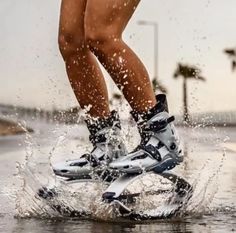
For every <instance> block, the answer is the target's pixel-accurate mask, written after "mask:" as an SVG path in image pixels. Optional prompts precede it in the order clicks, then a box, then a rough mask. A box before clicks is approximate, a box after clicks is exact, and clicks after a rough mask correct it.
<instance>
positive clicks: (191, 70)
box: [174, 63, 206, 122]
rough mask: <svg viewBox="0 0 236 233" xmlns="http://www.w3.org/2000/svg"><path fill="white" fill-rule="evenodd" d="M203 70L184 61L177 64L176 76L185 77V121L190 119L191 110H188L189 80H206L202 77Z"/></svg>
mask: <svg viewBox="0 0 236 233" xmlns="http://www.w3.org/2000/svg"><path fill="white" fill-rule="evenodd" d="M200 74H201V70H200V69H199V68H197V67H195V66H191V65H186V64H182V63H178V64H177V68H176V70H175V72H174V78H175V79H177V78H178V77H182V78H183V120H184V121H185V122H189V121H190V117H189V110H188V93H187V80H190V79H193V80H200V81H205V80H206V79H205V78H204V77H202V76H201V75H200Z"/></svg>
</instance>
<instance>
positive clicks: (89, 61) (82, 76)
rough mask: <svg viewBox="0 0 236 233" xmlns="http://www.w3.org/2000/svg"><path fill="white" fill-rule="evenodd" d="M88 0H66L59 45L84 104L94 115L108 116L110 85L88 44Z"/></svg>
mask: <svg viewBox="0 0 236 233" xmlns="http://www.w3.org/2000/svg"><path fill="white" fill-rule="evenodd" d="M86 4H87V0H62V4H61V15H60V26H59V48H60V51H61V54H62V56H63V58H64V61H65V64H66V70H67V74H68V77H69V80H70V83H71V86H72V88H73V90H74V93H75V95H76V97H77V99H78V101H79V104H80V106H81V107H82V108H85V107H86V106H91V108H90V110H89V111H88V113H89V115H91V116H93V117H105V116H108V115H109V113H110V111H109V102H108V94H107V87H106V84H105V81H104V77H103V75H102V72H101V70H100V68H99V66H98V64H97V61H96V58H95V57H94V55H93V54H92V52H91V51H90V50H89V49H88V48H87V46H86V44H85V33H84V14H85V8H86Z"/></svg>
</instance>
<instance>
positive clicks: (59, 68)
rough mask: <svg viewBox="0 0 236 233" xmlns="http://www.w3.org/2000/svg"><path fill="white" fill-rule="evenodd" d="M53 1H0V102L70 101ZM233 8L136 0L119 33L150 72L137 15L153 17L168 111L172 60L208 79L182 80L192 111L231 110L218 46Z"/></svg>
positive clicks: (212, 1)
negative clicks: (188, 65)
mask: <svg viewBox="0 0 236 233" xmlns="http://www.w3.org/2000/svg"><path fill="white" fill-rule="evenodd" d="M98 1H99V0H98ZM114 1H115V0H114ZM59 9H60V1H58V0H50V1H48V0H20V1H19V0H1V1H0V28H1V30H0V42H1V43H0V70H1V73H0V103H10V104H20V105H24V106H37V107H44V108H51V107H53V106H56V107H60V108H68V107H70V106H75V105H77V103H76V100H75V98H74V95H73V93H72V91H71V88H70V86H69V83H68V81H67V77H66V74H65V69H64V64H63V61H62V59H61V56H60V54H59V51H58V46H57V31H58V18H59ZM235 9H236V1H235V0H227V1H226V0H201V1H196V0H178V1H176V0H142V1H141V3H140V5H139V7H138V9H137V11H136V13H135V15H134V17H133V18H132V19H131V22H130V24H129V25H128V27H127V29H126V31H125V39H126V41H127V43H128V44H129V45H130V46H131V47H132V48H133V49H134V50H135V52H136V53H138V55H139V56H140V58H141V59H142V61H143V62H144V64H145V65H146V66H147V69H148V71H149V73H150V77H152V76H153V30H152V27H150V26H140V25H137V21H138V20H152V21H156V22H158V25H159V37H158V44H159V71H158V72H159V77H160V79H161V81H162V82H163V83H164V84H165V85H166V86H167V88H168V90H169V95H168V98H169V102H170V108H171V110H172V112H173V113H180V111H181V108H182V80H181V79H179V80H174V79H173V72H174V69H175V67H176V64H177V62H184V63H189V64H193V65H197V66H198V67H199V68H201V70H202V72H203V73H202V75H203V76H205V77H206V79H207V82H206V83H201V82H195V81H189V83H188V87H189V93H188V95H189V102H190V105H191V106H190V107H191V111H192V112H204V111H227V110H236V73H232V72H231V67H230V61H229V59H228V58H227V57H226V56H225V55H224V54H223V52H222V51H223V49H224V48H226V47H234V46H236V30H235V24H236V12H235ZM108 79H109V78H108ZM109 86H111V85H109Z"/></svg>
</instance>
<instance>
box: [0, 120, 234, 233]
mask: <svg viewBox="0 0 236 233" xmlns="http://www.w3.org/2000/svg"><path fill="white" fill-rule="evenodd" d="M40 127H41V130H42V129H43V130H42V131H39V132H38V133H36V134H35V135H33V136H32V137H33V140H34V141H35V143H36V144H37V146H38V147H39V148H43V147H45V148H51V147H53V145H55V138H58V137H60V136H61V134H65V137H66V138H67V140H69V141H71V143H72V144H71V145H72V147H73V145H75V144H76V143H78V142H80V143H83V142H81V140H80V139H81V138H78V135H77V134H78V132H79V131H80V130H81V129H80V127H74V128H71V127H69V126H56V125H51V126H49V125H48V124H46V123H45V124H42V125H40ZM82 128H83V126H82ZM55 129H56V130H55ZM83 132H85V131H84V129H83ZM180 134H181V136H182V137H183V138H184V142H185V143H184V144H185V152H186V154H187V159H186V162H185V164H184V165H183V168H182V169H183V174H184V176H185V177H188V178H189V179H194V178H196V176H193V173H195V174H197V173H199V174H200V175H199V177H200V178H199V179H204V176H205V173H206V176H207V175H208V174H207V172H212V173H217V172H218V173H219V174H217V177H218V178H217V181H218V182H217V187H215V189H216V191H217V192H216V195H214V199H213V201H212V202H211V203H210V205H209V206H205V207H206V208H205V209H204V211H205V212H202V213H199V212H198V213H196V214H194V212H192V213H191V214H189V215H187V216H185V217H183V218H177V219H171V220H165V221H164V220H162V221H154V222H145V223H142V224H141V223H136V222H113V223H109V222H96V221H94V220H93V221H92V220H91V221H88V220H70V219H51V220H49V219H35V218H30V219H20V218H14V214H15V203H14V198H12V197H11V196H10V195H9V193H10V190H12V189H16V190H17V188H19V184H18V182H17V178H16V176H15V174H16V161H18V162H23V161H24V158H25V154H26V148H25V146H26V145H25V142H24V141H25V136H14V137H5V138H0V164H1V165H0V168H1V169H0V177H1V180H0V185H1V186H0V232H17V233H21V232H35V233H39V232H71V233H73V232H83V233H87V232H96V233H100V232H114V233H116V232H231V231H235V230H236V169H235V165H236V128H216V129H215V128H205V129H194V130H193V129H183V128H180ZM86 136H87V133H86V132H85V133H83V137H86ZM74 149H76V146H74ZM59 159H60V158H59ZM205 164H207V165H205ZM204 166H207V167H208V166H209V169H208V168H207V169H205V170H204V171H203V172H201V169H202V168H203V167H204ZM211 168H212V169H211ZM204 172H205V173H204ZM212 175H215V174H212ZM206 203H207V202H206ZM203 205H204V204H203Z"/></svg>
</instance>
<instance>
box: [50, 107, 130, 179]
mask: <svg viewBox="0 0 236 233" xmlns="http://www.w3.org/2000/svg"><path fill="white" fill-rule="evenodd" d="M86 124H87V127H88V130H89V132H90V137H89V139H90V141H91V143H92V144H93V149H92V151H91V153H89V154H84V155H82V156H81V158H79V159H77V160H68V161H66V162H62V163H58V164H55V165H53V166H52V167H53V171H54V173H55V174H56V175H58V176H62V177H67V178H72V179H82V178H89V177H90V176H91V175H92V174H93V173H96V174H98V175H101V174H102V173H103V172H104V171H105V170H106V168H107V165H108V163H110V162H112V161H113V160H115V159H117V158H119V157H121V156H124V155H125V154H127V151H126V148H125V145H124V143H123V141H122V140H121V136H120V130H121V126H120V120H119V116H118V114H117V112H116V111H112V112H111V115H110V116H109V117H108V118H106V119H96V120H94V119H87V120H86Z"/></svg>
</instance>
